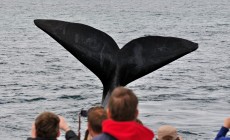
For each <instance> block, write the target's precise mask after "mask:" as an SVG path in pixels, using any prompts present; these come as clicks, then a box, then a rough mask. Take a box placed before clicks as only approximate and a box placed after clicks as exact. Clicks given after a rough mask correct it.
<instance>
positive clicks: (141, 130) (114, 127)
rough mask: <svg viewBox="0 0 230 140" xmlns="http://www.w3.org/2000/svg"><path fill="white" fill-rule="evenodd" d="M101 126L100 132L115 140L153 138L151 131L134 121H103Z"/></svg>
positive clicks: (150, 139)
mask: <svg viewBox="0 0 230 140" xmlns="http://www.w3.org/2000/svg"><path fill="white" fill-rule="evenodd" d="M102 125H103V130H102V131H103V132H104V133H108V134H110V135H112V136H113V137H115V138H116V139H117V140H152V139H153V138H154V133H153V131H151V130H150V129H148V128H147V127H145V126H143V125H141V124H139V123H137V122H135V121H125V122H117V121H114V120H111V119H108V120H105V121H103V123H102Z"/></svg>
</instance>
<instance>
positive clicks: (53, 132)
mask: <svg viewBox="0 0 230 140" xmlns="http://www.w3.org/2000/svg"><path fill="white" fill-rule="evenodd" d="M59 122H60V119H59V117H58V116H57V115H56V114H54V113H52V112H43V113H41V114H40V115H39V116H38V117H37V118H36V119H35V129H36V137H43V138H56V137H57V136H58V133H59Z"/></svg>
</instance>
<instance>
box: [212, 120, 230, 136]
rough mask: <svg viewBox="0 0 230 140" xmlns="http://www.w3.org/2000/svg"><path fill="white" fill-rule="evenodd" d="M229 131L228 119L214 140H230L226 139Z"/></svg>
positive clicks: (229, 121)
mask: <svg viewBox="0 0 230 140" xmlns="http://www.w3.org/2000/svg"><path fill="white" fill-rule="evenodd" d="M229 129H230V117H228V118H226V119H225V120H224V125H223V126H222V127H221V128H220V130H219V132H218V134H217V135H216V138H215V140H230V137H226V134H227V133H228V131H229Z"/></svg>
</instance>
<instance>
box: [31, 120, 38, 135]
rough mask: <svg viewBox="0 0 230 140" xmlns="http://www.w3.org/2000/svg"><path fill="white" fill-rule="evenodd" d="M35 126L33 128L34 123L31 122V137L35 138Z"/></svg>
mask: <svg viewBox="0 0 230 140" xmlns="http://www.w3.org/2000/svg"><path fill="white" fill-rule="evenodd" d="M36 135H37V134H36V128H35V123H33V124H32V130H31V137H32V138H36Z"/></svg>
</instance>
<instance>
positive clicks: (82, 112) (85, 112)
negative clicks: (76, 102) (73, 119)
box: [80, 109, 88, 117]
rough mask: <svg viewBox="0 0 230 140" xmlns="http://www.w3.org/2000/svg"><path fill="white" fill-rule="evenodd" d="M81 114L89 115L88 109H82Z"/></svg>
mask: <svg viewBox="0 0 230 140" xmlns="http://www.w3.org/2000/svg"><path fill="white" fill-rule="evenodd" d="M80 115H81V116H82V117H87V116H88V111H87V110H83V109H82V110H81V112H80Z"/></svg>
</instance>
